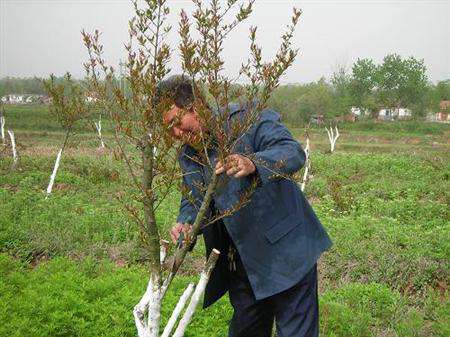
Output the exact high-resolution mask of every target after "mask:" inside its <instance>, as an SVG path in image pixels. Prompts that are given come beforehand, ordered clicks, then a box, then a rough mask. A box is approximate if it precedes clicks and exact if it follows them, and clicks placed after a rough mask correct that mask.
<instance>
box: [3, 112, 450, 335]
mask: <svg viewBox="0 0 450 337" xmlns="http://www.w3.org/2000/svg"><path fill="white" fill-rule="evenodd" d="M6 116H7V123H10V124H9V126H8V127H12V128H14V129H15V131H16V134H17V138H18V143H19V151H20V153H21V154H22V157H21V163H20V166H19V168H18V169H17V170H15V171H10V165H11V159H10V158H9V153H8V152H9V148H5V147H4V148H0V156H1V157H0V159H1V160H0V205H1V212H0V251H1V252H2V254H1V255H0V276H1V277H0V322H2V324H0V336H7V335H11V336H91V335H92V336H102V335H103V336H132V335H133V336H134V335H135V330H134V329H135V328H134V324H133V319H132V316H131V309H132V307H133V305H134V304H136V302H137V301H138V299H139V297H140V295H141V294H142V292H143V290H144V288H145V279H146V272H145V266H144V265H143V264H142V262H141V261H142V257H141V256H140V255H139V253H138V249H137V226H136V224H135V223H134V222H133V219H131V218H130V217H129V216H128V214H127V213H126V212H125V211H124V210H123V208H122V206H121V204H120V203H119V202H118V201H117V199H116V197H115V196H116V194H117V193H121V192H123V191H126V192H130V191H132V188H130V178H129V176H128V175H127V173H126V170H125V167H124V165H123V163H121V162H118V161H117V160H115V159H114V156H113V155H112V153H111V152H109V151H107V152H106V153H104V154H101V155H100V154H99V153H98V152H97V151H96V147H97V146H98V141H97V139H96V137H95V133H93V132H92V131H90V130H89V128H84V127H80V128H78V129H77V134H76V135H75V136H74V138H72V140H71V142H70V143H69V147H68V149H67V152H66V154H65V155H64V156H63V159H62V162H61V167H60V171H59V172H58V176H57V178H56V182H55V187H54V191H53V193H52V196H51V197H50V198H49V199H47V200H46V199H45V196H44V193H43V191H44V190H45V188H46V186H47V183H48V179H49V176H50V173H51V170H52V167H53V163H54V160H55V155H56V152H57V147H58V146H59V144H60V142H61V141H62V138H63V133H62V132H61V130H60V129H59V128H58V127H57V126H56V125H54V124H53V122H52V121H51V120H50V119H49V115H48V111H47V110H46V109H42V108H39V107H8V110H7V113H6ZM292 130H293V133H294V134H295V135H296V136H297V137H299V138H300V139H301V140H303V139H304V132H303V130H302V129H298V128H297V129H295V128H294V129H292ZM340 132H341V137H340V138H339V140H338V144H337V151H336V153H334V154H330V153H328V148H329V145H328V143H327V138H326V133H325V132H324V130H322V129H313V130H311V131H310V136H311V145H312V171H311V173H312V175H313V178H312V180H311V181H310V182H309V183H308V184H307V188H306V194H307V197H308V198H309V200H310V202H311V203H312V204H313V207H314V209H315V210H316V212H317V213H318V215H319V218H320V219H321V221H322V222H323V224H324V225H325V226H326V228H327V230H328V231H329V233H330V235H331V237H332V239H333V242H334V245H333V247H332V249H331V250H330V251H329V252H327V253H326V254H325V255H324V256H323V258H322V259H321V261H320V265H319V267H320V280H321V282H320V289H321V297H320V302H321V331H322V335H324V336H447V335H448V334H449V329H450V328H449V324H448V322H447V317H448V315H449V314H450V308H449V301H448V290H447V285H448V284H449V279H450V275H449V271H450V259H449V257H450V245H449V242H450V240H449V239H450V226H449V218H450V217H449V201H450V195H449V191H450V184H449V175H450V161H449V159H450V156H449V153H450V152H449V151H448V150H449V144H448V135H449V126H448V125H442V124H434V123H433V124H423V125H422V124H420V123H418V122H414V121H412V122H401V123H397V124H396V123H392V122H388V123H380V122H375V123H369V122H362V123H356V124H343V125H341V128H340ZM106 136H107V140H108V141H109V140H110V139H109V138H108V133H107V135H106ZM110 144H111V145H112V142H110ZM178 201H179V193H178V192H177V191H176V189H174V190H173V192H172V193H171V194H170V195H169V196H168V198H167V199H166V200H165V202H164V203H163V204H162V205H161V208H160V209H159V210H158V213H157V219H158V222H159V223H160V232H161V234H162V236H163V237H164V238H168V229H169V228H170V226H171V224H172V223H173V222H174V221H175V218H176V215H177V212H178ZM203 249H204V246H203V243H202V240H199V243H198V244H197V246H196V247H195V249H194V252H193V254H192V255H191V256H190V257H189V260H188V261H187V262H188V263H186V264H185V265H184V266H183V270H182V276H179V277H178V278H177V279H176V281H175V283H174V285H173V288H172V290H171V291H170V292H169V295H168V298H167V299H166V302H165V303H164V310H163V316H164V319H167V315H168V312H169V310H170V309H171V308H172V307H173V305H174V303H175V301H176V298H177V295H179V294H180V293H181V292H182V291H183V289H184V287H185V286H186V284H187V283H188V282H189V281H190V280H193V279H195V277H196V276H195V275H197V273H198V269H199V266H201V264H202V261H203V257H202V256H203ZM119 266H124V267H119ZM231 314H232V310H231V308H230V305H229V303H228V300H227V299H226V298H224V299H222V300H221V301H220V303H218V304H216V305H214V306H213V307H212V308H211V309H209V310H206V311H201V310H200V311H199V312H198V313H197V314H196V316H195V320H194V322H193V323H192V325H191V326H190V327H189V332H188V334H187V336H211V337H215V336H226V331H227V323H228V320H229V319H230V318H231Z"/></svg>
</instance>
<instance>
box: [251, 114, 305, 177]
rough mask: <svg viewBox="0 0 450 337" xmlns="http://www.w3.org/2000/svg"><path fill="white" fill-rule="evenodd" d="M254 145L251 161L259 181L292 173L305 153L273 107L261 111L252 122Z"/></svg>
mask: <svg viewBox="0 0 450 337" xmlns="http://www.w3.org/2000/svg"><path fill="white" fill-rule="evenodd" d="M253 148H254V150H255V153H254V158H253V162H254V164H255V166H256V170H257V174H258V176H259V179H260V183H261V184H266V183H268V182H270V181H271V180H273V179H277V178H280V175H289V174H293V173H295V172H296V171H298V170H300V169H301V168H302V167H303V165H304V164H305V159H306V155H305V152H304V151H303V149H302V148H301V146H300V143H299V142H298V141H296V140H295V139H294V137H293V136H292V134H291V133H290V132H289V130H288V129H287V128H286V127H285V126H284V125H283V124H282V123H281V121H280V115H279V114H278V113H276V112H275V111H273V110H265V111H263V113H262V115H261V118H260V120H259V121H258V123H257V124H256V125H255V129H254V133H253Z"/></svg>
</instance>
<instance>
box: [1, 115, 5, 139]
mask: <svg viewBox="0 0 450 337" xmlns="http://www.w3.org/2000/svg"><path fill="white" fill-rule="evenodd" d="M0 129H1V135H2V142H3V144H5V143H6V138H5V117H3V116H0Z"/></svg>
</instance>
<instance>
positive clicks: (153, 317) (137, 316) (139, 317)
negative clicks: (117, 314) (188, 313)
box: [133, 275, 161, 337]
mask: <svg viewBox="0 0 450 337" xmlns="http://www.w3.org/2000/svg"><path fill="white" fill-rule="evenodd" d="M146 313H147V319H146V318H145V314H146ZM133 316H134V322H135V325H136V329H137V332H138V336H139V337H159V324H160V320H161V289H160V287H159V282H158V280H157V277H156V276H155V275H151V276H150V280H149V281H148V285H147V290H146V291H145V293H144V296H142V298H141V300H140V301H139V303H138V304H136V306H135V307H134V310H133Z"/></svg>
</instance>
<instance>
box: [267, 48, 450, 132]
mask: <svg viewBox="0 0 450 337" xmlns="http://www.w3.org/2000/svg"><path fill="white" fill-rule="evenodd" d="M448 99H450V79H449V80H446V81H441V82H439V83H437V84H436V85H433V84H432V83H430V81H429V80H428V78H427V76H426V67H425V65H424V61H423V60H418V59H416V58H414V57H409V58H402V57H400V56H399V55H397V54H389V55H387V56H386V57H385V58H384V59H383V61H382V62H381V63H380V64H376V63H375V62H374V61H373V60H372V59H368V58H365V59H358V60H357V61H356V62H355V63H354V64H353V65H352V67H351V68H350V69H346V68H345V67H338V69H337V70H336V71H335V72H334V73H333V75H332V76H331V79H330V80H329V81H327V80H326V79H325V78H321V79H320V80H318V81H317V82H312V83H308V84H292V85H284V86H281V87H279V88H278V89H277V90H276V91H275V92H274V93H273V95H272V99H271V103H272V106H273V107H274V108H275V109H277V110H279V111H280V112H281V113H282V114H283V117H284V119H285V120H287V121H288V122H290V123H292V124H303V123H305V122H308V121H309V120H311V118H312V117H314V116H317V115H323V117H324V119H331V118H333V117H336V116H342V115H345V114H348V113H349V112H350V110H351V107H357V108H359V109H360V110H361V111H362V112H365V111H366V112H367V113H368V114H369V116H371V117H373V118H374V117H376V116H377V115H378V112H379V110H380V109H381V108H400V107H401V108H408V109H410V110H411V111H412V117H413V118H418V119H420V118H423V117H425V115H426V114H427V113H428V112H437V111H439V103H440V101H441V100H448Z"/></svg>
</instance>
